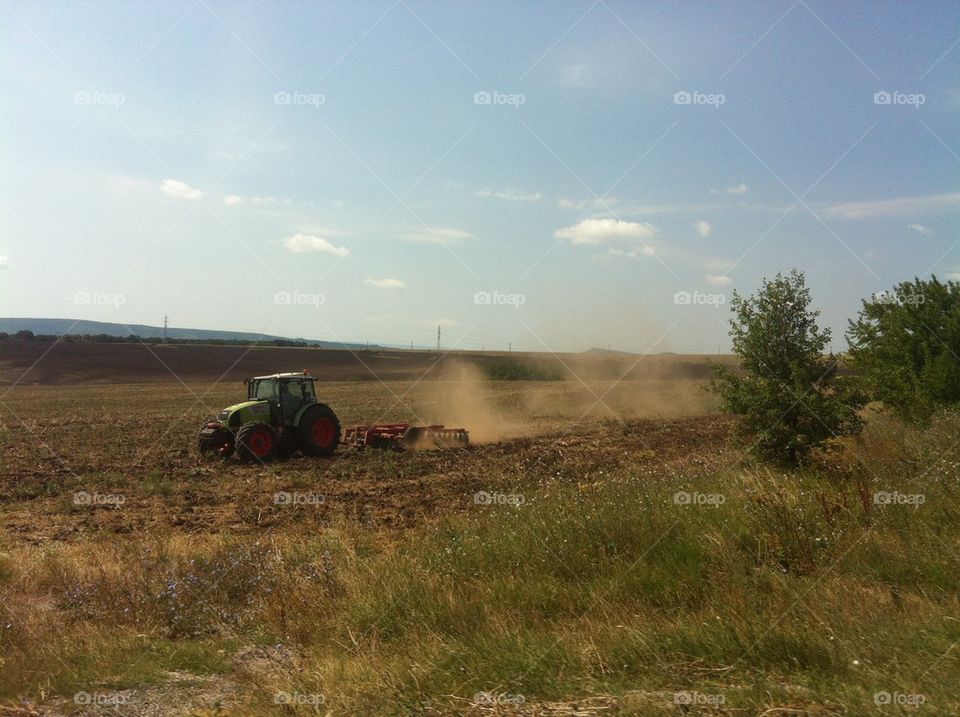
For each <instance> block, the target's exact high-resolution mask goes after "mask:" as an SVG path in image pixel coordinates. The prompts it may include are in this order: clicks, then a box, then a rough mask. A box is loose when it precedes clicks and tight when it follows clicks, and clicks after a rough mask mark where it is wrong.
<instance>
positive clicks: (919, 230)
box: [907, 224, 933, 236]
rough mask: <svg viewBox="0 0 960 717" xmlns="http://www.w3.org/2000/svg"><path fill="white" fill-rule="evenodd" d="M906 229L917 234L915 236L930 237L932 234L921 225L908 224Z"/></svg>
mask: <svg viewBox="0 0 960 717" xmlns="http://www.w3.org/2000/svg"><path fill="white" fill-rule="evenodd" d="M907 229H912V230H913V231H915V232H917V234H923V235H924V236H930V235H931V234H933V232H932V231H930V229H929V228H928V227H926V226H924V225H923V224H908V225H907Z"/></svg>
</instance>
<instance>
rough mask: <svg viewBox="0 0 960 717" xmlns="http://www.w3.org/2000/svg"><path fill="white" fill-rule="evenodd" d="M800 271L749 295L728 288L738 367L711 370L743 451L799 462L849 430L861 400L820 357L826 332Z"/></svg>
mask: <svg viewBox="0 0 960 717" xmlns="http://www.w3.org/2000/svg"><path fill="white" fill-rule="evenodd" d="M809 306H810V291H809V289H807V287H806V281H805V279H804V275H803V273H801V272H798V271H796V270H794V271H791V272H790V274H789V275H788V276H784V275H783V274H777V276H776V278H775V279H773V280H772V281H768V280H766V279H764V280H763V286H762V287H761V289H760V291H759V292H757V294H755V295H754V296H746V297H745V296H741V295H740V294H738V293H737V292H734V293H733V300H732V302H731V310H732V312H733V318H732V319H731V320H730V337H731V339H732V341H733V351H734V353H735V354H736V356H737V358H738V359H739V370H737V371H731V370H730V369H727V368H725V367H723V366H715V367H714V381H713V385H712V387H713V390H714V391H715V392H716V393H717V394H718V395H719V397H720V405H721V408H722V409H723V410H725V411H728V412H731V413H734V414H736V415H738V416H740V418H741V420H740V423H739V429H740V431H741V432H742V433H743V434H744V435H745V436H747V437H748V438H749V440H751V441H752V443H751V450H752V451H753V452H754V453H755V454H757V455H759V456H760V457H762V458H765V459H771V460H775V461H778V462H782V463H787V464H793V465H795V464H798V463H801V462H802V461H803V460H804V459H805V458H806V457H807V456H808V455H809V453H810V451H811V450H812V449H813V448H816V447H820V446H823V444H824V443H825V442H826V441H827V440H829V439H830V438H833V437H837V436H841V435H845V434H852V433H856V432H858V431H859V430H860V427H861V425H862V424H861V420H860V418H859V416H858V414H857V410H858V409H859V408H860V407H861V406H862V405H863V401H862V399H861V398H860V397H859V396H858V395H857V394H856V392H855V391H854V390H853V388H852V386H850V385H849V383H848V382H846V381H844V380H843V379H841V378H840V377H838V376H837V360H836V357H835V356H833V355H832V354H825V353H824V352H825V350H826V349H827V346H828V345H829V344H830V330H829V329H821V328H820V327H819V326H817V317H818V316H819V314H820V312H819V311H812V310H810V308H809Z"/></svg>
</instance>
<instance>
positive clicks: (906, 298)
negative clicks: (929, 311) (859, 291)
mask: <svg viewBox="0 0 960 717" xmlns="http://www.w3.org/2000/svg"><path fill="white" fill-rule="evenodd" d="M871 298H872V299H873V303H875V304H895V305H897V306H920V305H921V304H923V303H925V302H926V300H927V297H926V296H924V295H923V294H903V293H897V292H896V291H875V292H873V296H872V297H871Z"/></svg>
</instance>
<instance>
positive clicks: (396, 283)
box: [363, 279, 407, 289]
mask: <svg viewBox="0 0 960 717" xmlns="http://www.w3.org/2000/svg"><path fill="white" fill-rule="evenodd" d="M363 283H364V284H369V285H370V286H375V287H377V288H378V289H406V288H407V285H406V284H405V283H404V282H402V281H400V279H366V280H365V281H364V282H363Z"/></svg>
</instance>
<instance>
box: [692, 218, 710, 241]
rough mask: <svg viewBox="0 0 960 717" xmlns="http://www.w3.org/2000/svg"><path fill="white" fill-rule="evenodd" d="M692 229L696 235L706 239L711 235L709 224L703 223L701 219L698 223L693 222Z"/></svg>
mask: <svg viewBox="0 0 960 717" xmlns="http://www.w3.org/2000/svg"><path fill="white" fill-rule="evenodd" d="M693 228H694V229H696V230H697V234H699V235H700V236H702V237H708V236H710V235H711V234H713V227H712V226H710V224H709V222H705V221H703V219H701V220H700V221H698V222H694V223H693Z"/></svg>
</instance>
